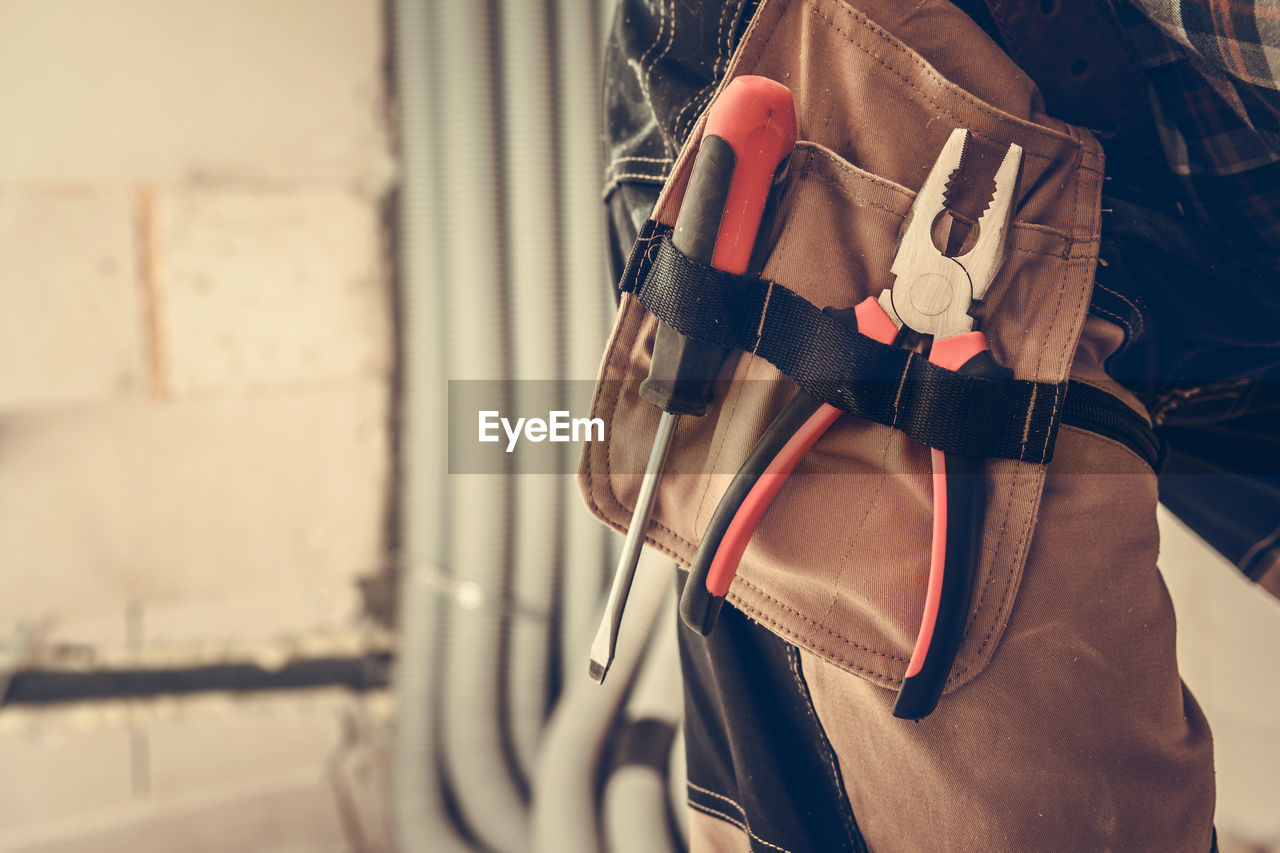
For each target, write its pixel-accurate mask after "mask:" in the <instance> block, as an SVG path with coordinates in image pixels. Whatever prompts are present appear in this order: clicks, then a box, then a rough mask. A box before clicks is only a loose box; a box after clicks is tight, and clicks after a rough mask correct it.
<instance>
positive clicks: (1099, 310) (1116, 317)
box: [1089, 303, 1136, 340]
mask: <svg viewBox="0 0 1280 853" xmlns="http://www.w3.org/2000/svg"><path fill="white" fill-rule="evenodd" d="M1089 310H1090V311H1093V312H1094V313H1097V314H1101V315H1102V316H1104V317H1109V318H1111V319H1112V320H1115V321H1116V322H1117V323H1119V324H1120V325H1121V326H1123V327H1124V332H1125V334H1126V335H1128V336H1129V339H1130V340H1133V339H1134V338H1135V337H1136V335H1134V333H1133V326H1131V325H1129V321H1128V320H1126V319H1125V318H1124V317H1121V316H1120V315H1119V314H1117V313H1115V312H1114V311H1108V310H1107V309H1106V308H1103V307H1101V306H1100V305H1097V304H1096V303H1095V304H1092V305H1090V306H1089Z"/></svg>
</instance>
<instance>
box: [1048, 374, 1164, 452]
mask: <svg viewBox="0 0 1280 853" xmlns="http://www.w3.org/2000/svg"><path fill="white" fill-rule="evenodd" d="M1062 423H1064V424H1066V425H1068V426H1073V427H1077V428H1079V429H1083V430H1088V431H1089V432H1092V433H1095V434H1097V435H1100V436H1103V437H1104V438H1109V439H1111V440H1112V441H1117V442H1119V443H1120V444H1123V445H1124V446H1125V447H1127V448H1129V449H1130V450H1132V451H1133V452H1134V453H1136V454H1137V455H1138V456H1139V458H1141V459H1143V460H1144V461H1145V462H1146V463H1147V464H1148V465H1150V466H1151V470H1152V471H1156V472H1159V470H1160V468H1161V466H1163V464H1164V457H1165V444H1164V442H1163V441H1161V440H1160V438H1159V437H1158V436H1157V435H1156V434H1155V431H1154V430H1153V429H1152V428H1151V425H1150V424H1148V423H1147V420H1146V418H1144V417H1142V416H1141V415H1139V414H1138V413H1137V412H1135V411H1134V410H1133V409H1131V408H1130V407H1129V406H1128V405H1127V404H1125V403H1124V402H1123V401H1122V400H1120V399H1119V398H1118V397H1116V396H1115V395H1113V394H1108V393H1107V392H1106V391H1103V390H1102V389H1101V388H1095V387H1094V386H1092V385H1087V384H1085V383H1084V382H1077V381H1075V380H1074V379H1073V380H1071V381H1069V382H1068V383H1067V394H1066V399H1065V400H1064V401H1063V404H1062Z"/></svg>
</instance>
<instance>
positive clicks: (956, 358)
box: [680, 128, 1022, 719]
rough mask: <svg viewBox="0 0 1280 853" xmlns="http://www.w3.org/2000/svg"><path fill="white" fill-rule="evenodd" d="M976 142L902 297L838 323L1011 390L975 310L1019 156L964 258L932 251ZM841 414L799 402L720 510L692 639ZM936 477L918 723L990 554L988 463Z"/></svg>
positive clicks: (919, 234) (935, 457) (1004, 229)
mask: <svg viewBox="0 0 1280 853" xmlns="http://www.w3.org/2000/svg"><path fill="white" fill-rule="evenodd" d="M968 139H969V134H968V131H966V130H964V129H963V128H957V129H956V130H954V131H952V133H951V135H950V137H949V138H948V139H947V142H946V144H945V145H944V146H943V148H942V152H941V153H940V154H939V155H938V158H937V160H936V161H935V162H934V165H933V167H932V169H930V171H929V174H928V176H927V177H926V178H925V181H924V184H923V186H921V188H920V191H919V193H917V195H916V198H915V202H914V203H913V205H912V207H911V212H910V213H909V214H908V219H907V224H906V228H905V230H904V232H903V234H902V237H901V239H900V240H899V242H898V246H897V251H896V252H895V254H894V258H893V263H892V265H891V266H890V268H889V269H890V272H891V273H892V274H893V276H894V283H893V286H892V287H890V288H888V289H886V290H884V291H883V292H882V293H881V294H880V296H879V298H878V299H877V298H875V297H869V298H867V299H866V300H864V301H863V302H862V303H861V304H859V305H858V306H856V307H855V308H853V309H844V310H841V311H833V310H831V309H828V312H829V313H831V314H832V315H833V316H834V317H835V318H836V319H837V320H839V321H841V322H843V323H845V324H846V325H848V326H850V327H851V328H854V329H856V331H857V332H858V333H860V334H863V335H866V336H868V337H870V338H872V339H874V340H876V341H879V342H880V343H884V344H892V343H894V342H895V341H896V340H897V339H898V337H899V336H900V334H901V333H902V330H903V329H904V328H906V329H908V330H910V331H913V332H916V333H918V334H920V335H925V336H931V337H932V339H933V341H932V346H930V348H929V354H928V358H929V361H931V362H933V363H934V364H937V365H939V366H940V367H943V368H946V369H948V370H954V371H956V372H959V373H962V374H966V375H969V376H982V377H989V378H993V379H1008V378H1012V376H1013V374H1012V371H1010V370H1009V369H1008V368H1006V367H1004V366H1002V365H1000V364H999V363H998V362H996V360H995V358H994V357H993V356H992V355H991V352H990V350H989V349H988V348H987V341H986V337H985V336H984V335H983V334H982V332H980V331H975V330H974V329H973V318H972V317H971V316H970V315H969V310H970V308H971V306H972V303H973V302H974V301H979V300H981V299H982V298H983V297H984V296H985V295H986V292H987V289H988V287H989V286H990V284H991V282H992V280H993V279H994V278H995V276H996V273H997V272H998V271H999V269H1000V266H1001V265H1002V264H1003V262H1004V258H1005V255H1006V249H1007V240H1008V232H1009V227H1010V223H1011V222H1012V218H1013V207H1014V201H1015V198H1016V196H1017V184H1018V176H1019V173H1020V171H1021V166H1022V149H1021V148H1020V147H1019V146H1017V145H1010V146H1009V147H1008V149H1007V150H1006V151H1005V155H1004V159H1003V160H1002V161H1001V163H1000V166H999V168H998V169H997V170H996V174H995V178H994V189H993V191H992V194H991V200H990V202H989V203H988V205H987V207H986V209H985V210H984V211H983V213H982V215H981V216H980V217H979V218H978V220H977V223H976V227H977V229H978V235H977V238H976V240H974V241H973V245H972V247H971V248H970V249H969V250H968V251H967V252H964V253H963V254H960V255H956V256H954V257H947V256H946V255H944V254H943V253H942V252H941V251H940V250H939V249H938V248H937V246H936V245H935V243H934V239H933V235H932V232H933V227H934V223H935V222H936V221H937V220H938V218H939V217H940V216H941V215H942V213H943V212H944V211H945V209H946V202H947V191H948V188H949V185H950V182H951V180H952V179H953V178H954V177H955V176H956V175H957V174H959V172H960V169H961V164H962V161H963V159H964V152H965V148H966V146H967V143H968ZM840 415H841V412H840V410H839V409H837V408H835V407H833V406H831V405H828V404H826V403H823V402H822V401H820V400H818V399H816V398H815V397H813V396H811V395H810V394H808V393H806V392H804V391H801V392H799V393H797V394H796V396H795V397H794V398H793V399H792V400H791V401H790V402H789V403H788V404H787V406H786V407H785V408H784V409H783V411H782V412H781V413H780V414H779V415H778V417H777V418H776V419H775V420H774V422H773V423H772V424H771V425H770V426H769V428H768V429H767V430H766V431H765V433H764V434H763V435H762V436H761V437H760V440H759V441H758V442H757V443H756V446H755V447H754V448H753V449H752V451H751V454H750V455H749V456H748V457H747V461H746V462H745V463H744V464H743V466H742V468H741V469H740V470H739V471H738V473H737V475H735V477H734V480H733V482H732V483H731V484H730V486H729V489H728V490H727V491H726V492H725V495H724V497H723V498H722V499H721V501H720V504H719V506H717V508H716V511H715V513H714V514H713V516H712V518H711V521H710V523H709V524H708V527H707V531H706V533H704V534H703V537H702V541H701V543H700V545H699V548H698V553H697V555H696V556H695V558H694V562H693V566H692V569H691V571H690V577H689V579H688V581H687V582H686V584H685V591H684V594H683V596H682V598H681V602H680V612H681V617H682V618H683V619H684V621H685V623H686V624H687V625H689V627H690V628H692V629H694V630H696V631H698V632H699V633H701V634H704V635H705V634H708V633H710V631H711V629H712V627H713V626H714V624H715V620H716V616H717V614H718V613H719V610H720V606H721V604H722V603H723V601H724V596H725V595H726V594H727V593H728V590H729V585H730V583H731V582H732V580H733V576H734V574H735V573H736V571H737V567H738V562H739V560H740V559H741V558H742V553H743V551H745V550H746V546H747V542H748V541H749V540H750V538H751V534H752V533H753V532H754V530H755V528H756V525H757V524H758V523H759V521H760V519H761V518H762V517H763V516H764V513H765V511H766V510H767V509H768V507H769V504H770V502H771V501H772V500H773V498H774V496H775V495H776V494H777V493H778V491H779V489H781V488H782V484H783V483H784V482H785V481H786V479H787V476H788V475H789V474H790V473H791V472H792V470H794V469H795V466H796V465H797V464H798V463H799V462H800V460H801V459H802V458H803V457H804V456H805V454H807V453H808V452H809V450H810V449H811V448H812V447H813V446H814V444H816V443H817V441H818V439H819V438H821V437H822V434H823V433H825V432H826V431H827V429H828V428H830V427H831V425H832V424H834V423H835V422H836V420H837V419H838V418H839V417H840ZM930 457H931V463H932V467H933V540H932V545H931V549H930V565H929V581H928V587H927V589H926V594H925V605H924V613H923V615H922V617H921V620H920V629H919V631H918V633H917V636H916V643H915V648H914V650H913V651H912V654H911V659H910V661H909V662H908V664H907V671H906V675H905V678H904V680H903V683H902V687H901V688H900V690H899V692H898V698H897V702H896V703H895V705H894V710H893V713H894V716H896V717H901V718H904V719H920V718H921V717H924V716H926V715H928V714H929V713H930V712H932V711H933V709H934V708H935V707H936V706H937V703H938V699H939V697H940V696H941V695H942V688H943V686H944V685H945V684H946V680H947V675H948V674H949V673H950V671H951V666H952V663H953V662H954V661H955V657H956V653H957V651H958V649H959V645H960V638H961V635H962V633H963V630H964V625H965V620H966V619H967V617H968V610H969V603H970V599H971V595H972V590H973V582H974V577H975V575H976V573H977V568H978V563H979V560H980V557H981V551H982V517H983V504H984V489H983V475H982V460H981V459H973V458H968V457H962V456H957V455H954V454H946V453H943V452H942V451H940V450H937V449H936V448H931V449H930Z"/></svg>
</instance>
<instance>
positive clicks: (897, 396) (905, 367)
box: [889, 352, 916, 428]
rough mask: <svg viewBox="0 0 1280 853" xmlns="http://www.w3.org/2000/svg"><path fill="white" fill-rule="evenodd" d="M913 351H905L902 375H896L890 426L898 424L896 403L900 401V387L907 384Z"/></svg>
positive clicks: (913, 356)
mask: <svg viewBox="0 0 1280 853" xmlns="http://www.w3.org/2000/svg"><path fill="white" fill-rule="evenodd" d="M915 357H916V354H915V352H909V353H907V362H906V364H904V365H902V375H901V376H899V377H898V390H897V391H896V392H894V395H893V420H892V421H891V422H890V423H889V427H890V428H896V427H897V426H898V413H899V408H898V404H899V403H901V402H902V389H903V387H905V386H906V384H907V374H908V373H910V372H911V362H912V361H913V360H914V359H915Z"/></svg>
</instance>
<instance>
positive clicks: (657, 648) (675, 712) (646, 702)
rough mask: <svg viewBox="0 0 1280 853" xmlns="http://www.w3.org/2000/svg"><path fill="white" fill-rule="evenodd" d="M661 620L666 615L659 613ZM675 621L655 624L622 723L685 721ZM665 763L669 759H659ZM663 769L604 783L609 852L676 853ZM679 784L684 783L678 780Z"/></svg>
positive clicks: (636, 770) (628, 771) (635, 768)
mask: <svg viewBox="0 0 1280 853" xmlns="http://www.w3.org/2000/svg"><path fill="white" fill-rule="evenodd" d="M664 615H667V614H665V613H664ZM674 621H675V620H674V619H672V620H670V621H660V622H659V624H658V626H657V628H656V629H655V630H654V632H653V636H652V638H651V639H650V640H649V647H648V648H647V649H646V650H645V655H644V660H643V662H642V663H641V665H640V672H639V674H638V675H637V677H636V680H635V686H634V688H632V691H631V697H630V698H629V699H628V700H627V704H626V709H625V711H624V713H623V714H622V718H623V720H624V721H626V722H627V723H631V722H636V721H642V720H653V721H657V722H659V723H663V724H666V725H669V726H671V727H672V728H673V729H674V728H676V727H678V726H679V725H680V723H681V720H682V718H683V717H684V694H683V689H682V683H681V680H680V653H679V651H678V649H677V648H676V631H675V626H674V625H672V624H671V623H672V622H674ZM662 758H663V759H664V763H665V762H666V761H667V760H669V759H670V756H669V755H664V756H662ZM667 770H668V768H666V767H653V766H649V765H644V764H639V765H632V766H624V767H618V768H616V769H614V771H613V773H612V774H611V775H610V776H609V777H608V778H607V779H606V780H605V785H604V796H603V798H602V807H601V812H602V820H603V822H604V837H605V848H606V849H607V850H608V851H609V853H662V851H674V850H676V849H679V848H677V846H676V839H675V838H674V837H673V836H672V834H671V825H672V821H671V819H670V816H669V811H670V802H669V800H668V791H667V781H668V779H667V772H666V771H667ZM682 781H683V780H682Z"/></svg>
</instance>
